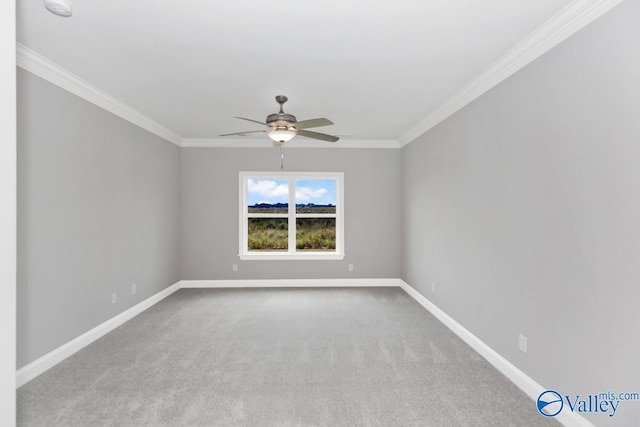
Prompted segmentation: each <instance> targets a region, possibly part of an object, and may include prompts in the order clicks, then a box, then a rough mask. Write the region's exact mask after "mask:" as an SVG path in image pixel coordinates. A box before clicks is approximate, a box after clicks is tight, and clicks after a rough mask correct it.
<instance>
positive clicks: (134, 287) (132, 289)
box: [131, 283, 138, 295]
mask: <svg viewBox="0 0 640 427" xmlns="http://www.w3.org/2000/svg"><path fill="white" fill-rule="evenodd" d="M136 292H138V289H137V286H136V284H135V283H134V284H133V285H131V295H133V294H135V293H136Z"/></svg>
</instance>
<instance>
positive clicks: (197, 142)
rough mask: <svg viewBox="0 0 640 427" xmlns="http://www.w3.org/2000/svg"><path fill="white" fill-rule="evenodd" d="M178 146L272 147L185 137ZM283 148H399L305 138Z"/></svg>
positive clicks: (382, 143) (391, 142) (374, 142)
mask: <svg viewBox="0 0 640 427" xmlns="http://www.w3.org/2000/svg"><path fill="white" fill-rule="evenodd" d="M180 147H187V148H273V144H272V143H271V140H269V139H268V138H263V139H247V138H232V139H229V138H225V139H222V138H185V139H183V140H182V143H181V144H180ZM285 148H287V149H289V148H332V149H335V148H387V149H388V148H396V149H397V148H400V144H398V141H394V140H375V139H373V140H343V139H341V140H339V141H338V142H322V141H313V140H308V139H305V141H304V142H298V140H295V139H294V140H293V141H292V142H288V143H286V144H285Z"/></svg>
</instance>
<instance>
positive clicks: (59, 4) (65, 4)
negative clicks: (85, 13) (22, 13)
mask: <svg viewBox="0 0 640 427" xmlns="http://www.w3.org/2000/svg"><path fill="white" fill-rule="evenodd" d="M44 6H45V7H46V8H47V10H49V12H51V13H55V14H56V15H58V16H64V17H65V18H66V17H69V16H71V13H72V12H73V11H72V8H71V2H70V1H69V0H44Z"/></svg>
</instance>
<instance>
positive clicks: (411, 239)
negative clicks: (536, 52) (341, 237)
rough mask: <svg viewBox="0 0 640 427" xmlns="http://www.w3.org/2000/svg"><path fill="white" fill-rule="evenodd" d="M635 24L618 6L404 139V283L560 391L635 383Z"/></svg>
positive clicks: (636, 415) (620, 420) (631, 412)
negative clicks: (524, 348) (523, 345)
mask: <svg viewBox="0 0 640 427" xmlns="http://www.w3.org/2000/svg"><path fill="white" fill-rule="evenodd" d="M639 21H640V2H624V3H622V4H621V5H620V6H618V7H617V8H615V9H613V10H612V11H611V12H609V13H608V14H607V15H605V16H603V17H602V18H600V19H599V20H598V21H596V22H594V23H592V24H591V25H590V26H588V27H587V28H585V29H583V30H582V31H580V32H579V33H577V34H575V35H574V36H572V37H571V38H570V39H568V40H567V41H565V42H564V43H562V44H561V45H559V46H558V47H556V48H555V49H553V50H551V51H550V52H548V53H547V54H545V55H544V56H543V57H541V58H539V59H538V60H536V61H535V62H534V63H532V64H530V65H529V66H527V67H526V68H525V69H523V70H521V71H520V72H518V73H517V74H516V75H514V76H512V77H511V78H509V79H508V80H507V81H505V82H503V83H502V84H500V85H499V86H498V87H496V88H494V89H493V90H491V91H490V92H488V93H487V94H485V95H484V96H482V97H481V98H479V99H477V100H476V101H475V102H473V103H472V104H470V105H469V106H467V107H466V108H464V109H463V110H461V111H459V112H458V113H457V114H455V115H454V116H452V117H450V118H449V119H448V120H446V121H445V122H443V123H441V124H440V125H439V126H437V127H436V128H434V129H433V130H431V131H430V132H428V133H427V134H426V135H424V136H423V137H421V138H420V139H419V140H417V141H415V142H414V143H412V144H410V145H408V146H406V147H404V148H403V150H402V165H403V169H404V175H403V185H404V187H405V189H404V191H405V197H404V209H403V214H404V219H403V221H404V229H405V233H404V235H405V237H404V239H405V265H404V267H403V271H404V279H405V280H406V281H407V282H408V283H409V284H411V285H412V286H413V287H414V288H416V289H417V290H418V291H419V292H421V293H422V294H424V295H425V296H426V297H428V298H429V299H430V300H432V301H433V302H434V303H435V304H437V305H438V306H439V307H440V308H441V309H443V310H444V311H445V312H447V313H448V314H449V315H451V316H452V317H453V318H454V319H455V320H457V321H458V322H459V323H461V324H462V325H463V326H464V327H466V328H467V329H468V330H470V331H471V332H472V333H473V334H475V335H476V336H477V337H479V338H480V339H481V340H482V341H484V342H485V343H487V344H488V345H489V346H491V347H492V348H493V349H495V350H496V351H498V353H500V354H501V355H503V356H504V357H505V358H507V359H508V360H509V361H510V362H512V363H514V364H515V365H516V366H517V367H519V368H520V369H521V370H522V371H524V372H525V373H526V374H528V375H529V376H530V377H532V378H533V379H534V380H536V381H537V382H538V383H540V384H541V385H543V386H544V387H548V388H553V389H556V390H558V391H561V392H562V393H567V394H570V393H571V394H574V393H577V394H582V395H585V394H588V393H597V392H602V391H607V390H611V391H631V392H637V391H639V390H640V369H638V357H639V354H640V333H639V327H640V310H639V301H640V285H639V284H640V103H639V100H640V84H639V83H638V77H639V76H640V56H639V55H637V49H636V45H637V42H638V40H640V25H638V22H639ZM431 282H435V284H436V290H435V293H433V292H431ZM519 333H522V334H524V335H525V336H527V337H528V343H529V352H528V354H526V355H525V354H524V353H521V352H520V351H519V350H518V348H517V345H518V334H519ZM589 419H590V420H591V421H592V422H594V423H596V424H599V425H636V424H633V422H632V420H634V419H635V420H636V422H637V420H638V419H640V402H625V403H622V404H621V405H620V407H619V408H618V413H617V414H616V416H615V418H613V419H609V418H608V417H606V416H601V415H600V416H597V415H594V416H591V417H589Z"/></svg>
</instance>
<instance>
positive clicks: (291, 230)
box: [240, 172, 343, 259]
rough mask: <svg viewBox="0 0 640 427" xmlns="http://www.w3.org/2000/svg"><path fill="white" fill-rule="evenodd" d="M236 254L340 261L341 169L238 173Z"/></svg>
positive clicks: (248, 256)
mask: <svg viewBox="0 0 640 427" xmlns="http://www.w3.org/2000/svg"><path fill="white" fill-rule="evenodd" d="M240 177H241V179H240V185H241V193H242V194H241V200H242V202H241V213H242V215H241V216H242V218H241V221H240V230H241V236H240V256H241V257H243V258H245V259H271V258H272V259H282V258H304V259H314V258H317V259H339V258H342V256H343V249H342V242H343V239H342V236H343V226H342V209H343V208H342V203H343V202H342V187H343V186H342V181H343V174H342V173H292V172H279V173H275V172H270V173H258V172H254V173H251V172H242V173H241V176H240Z"/></svg>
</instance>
